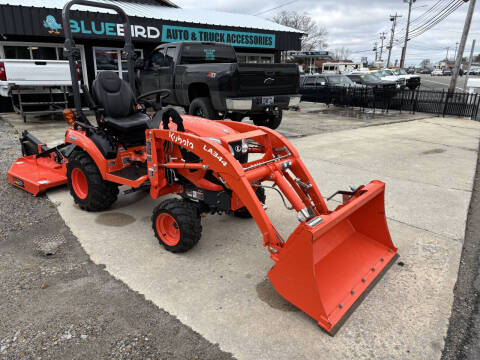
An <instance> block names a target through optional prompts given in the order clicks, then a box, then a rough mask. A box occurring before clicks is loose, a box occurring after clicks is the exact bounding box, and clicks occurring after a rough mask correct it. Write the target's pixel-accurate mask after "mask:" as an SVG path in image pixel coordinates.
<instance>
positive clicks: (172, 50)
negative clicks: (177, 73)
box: [163, 46, 177, 66]
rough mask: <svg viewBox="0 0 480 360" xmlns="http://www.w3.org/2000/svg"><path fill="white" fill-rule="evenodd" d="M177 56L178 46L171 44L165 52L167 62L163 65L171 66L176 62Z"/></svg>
mask: <svg viewBox="0 0 480 360" xmlns="http://www.w3.org/2000/svg"><path fill="white" fill-rule="evenodd" d="M176 56H177V48H176V47H175V46H170V47H168V48H167V52H166V53H165V64H164V65H163V66H171V65H173V63H174V62H175V57H176Z"/></svg>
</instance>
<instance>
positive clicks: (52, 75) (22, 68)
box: [0, 59, 72, 97]
mask: <svg viewBox="0 0 480 360" xmlns="http://www.w3.org/2000/svg"><path fill="white" fill-rule="evenodd" d="M71 84H72V80H71V78H70V68H69V66H68V61H65V60H22V59H0V96H5V97H8V96H11V91H12V89H14V88H18V87H29V88H38V87H49V86H57V87H61V86H69V85H71Z"/></svg>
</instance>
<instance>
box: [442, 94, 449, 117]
mask: <svg viewBox="0 0 480 360" xmlns="http://www.w3.org/2000/svg"><path fill="white" fill-rule="evenodd" d="M449 97H450V92H449V91H446V92H445V101H444V103H443V114H442V117H445V113H446V112H447V105H448V98H449Z"/></svg>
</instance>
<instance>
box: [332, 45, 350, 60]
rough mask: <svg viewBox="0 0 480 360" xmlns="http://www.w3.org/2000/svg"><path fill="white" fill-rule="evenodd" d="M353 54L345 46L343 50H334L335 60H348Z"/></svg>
mask: <svg viewBox="0 0 480 360" xmlns="http://www.w3.org/2000/svg"><path fill="white" fill-rule="evenodd" d="M351 54H352V52H351V51H350V49H349V48H346V47H345V46H342V47H341V48H335V50H333V58H334V59H335V60H347V59H348V58H349V57H350V55H351Z"/></svg>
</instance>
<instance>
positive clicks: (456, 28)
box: [173, 0, 480, 65]
mask: <svg viewBox="0 0 480 360" xmlns="http://www.w3.org/2000/svg"><path fill="white" fill-rule="evenodd" d="M437 1H438V0H417V1H416V2H415V4H414V6H413V10H412V20H413V19H415V18H416V17H417V16H420V15H421V14H422V13H423V12H425V11H426V10H428V9H429V7H431V6H433V5H434V4H436V3H437ZM441 1H442V2H445V3H449V2H450V0H448V1H447V0H441ZM173 2H174V3H176V4H177V5H179V6H180V7H183V8H203V9H212V10H219V11H227V12H232V13H242V14H252V15H253V14H256V13H258V12H261V11H264V10H269V9H272V8H274V7H277V6H279V5H281V4H284V3H287V2H288V1H287V0H277V1H275V0H261V1H259V0H207V1H198V0H173ZM467 9H468V3H465V4H464V5H462V6H461V7H460V8H459V9H458V10H457V11H456V12H454V13H452V14H451V15H450V16H449V17H448V18H446V19H445V20H443V21H442V22H440V23H438V24H437V25H436V26H435V27H434V28H432V29H431V30H429V31H427V32H425V33H424V34H423V35H421V36H419V37H417V38H414V39H412V40H410V41H409V44H408V50H407V57H406V64H407V65H417V64H418V63H419V62H420V61H421V60H422V59H425V58H429V59H431V60H432V61H433V62H435V61H438V60H440V59H443V58H445V56H446V52H447V50H446V49H445V48H446V47H447V46H449V47H450V51H449V58H453V56H454V53H455V43H456V42H458V41H460V37H461V34H462V30H463V24H464V21H465V15H466V13H467ZM282 10H297V11H305V12H308V14H309V15H310V16H311V17H312V18H313V19H315V21H316V22H317V24H318V25H320V26H324V27H325V28H327V30H328V33H329V34H328V39H327V41H328V44H329V47H328V49H329V50H333V49H335V48H338V47H342V46H345V47H347V48H349V49H350V50H351V51H352V58H353V59H355V60H360V58H361V57H362V56H368V58H369V60H372V59H373V58H374V53H373V52H372V51H365V50H370V49H372V48H373V43H374V42H375V40H378V37H379V33H380V32H382V31H385V32H387V33H388V34H387V40H388V39H389V38H390V29H391V22H390V20H389V15H390V14H394V13H395V12H398V14H400V15H403V17H402V18H400V19H399V22H398V26H397V29H398V31H399V32H398V34H400V33H402V34H404V33H405V24H406V18H407V12H408V4H407V3H404V2H403V1H402V0H369V1H365V0H362V1H358V0H357V1H355V0H343V1H339V0H300V1H295V2H293V3H291V4H289V5H286V6H284V7H281V8H279V9H277V10H273V11H270V12H266V13H264V14H262V15H259V16H262V17H265V18H271V17H272V16H273V15H275V13H276V12H279V11H282ZM479 12H480V5H478V4H477V7H476V9H475V14H474V17H473V21H472V26H471V28H470V36H469V39H468V41H467V46H466V51H465V56H468V55H469V52H470V45H471V41H472V39H474V38H476V39H477V46H476V49H477V51H475V53H478V52H480V16H479ZM427 16H430V15H427ZM421 22H422V21H419V22H417V24H421ZM411 27H412V28H413V29H414V28H415V23H412V26H411ZM400 53H401V48H400V46H398V45H397V46H394V50H393V52H392V62H393V61H394V60H395V59H400ZM384 58H386V56H384Z"/></svg>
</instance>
